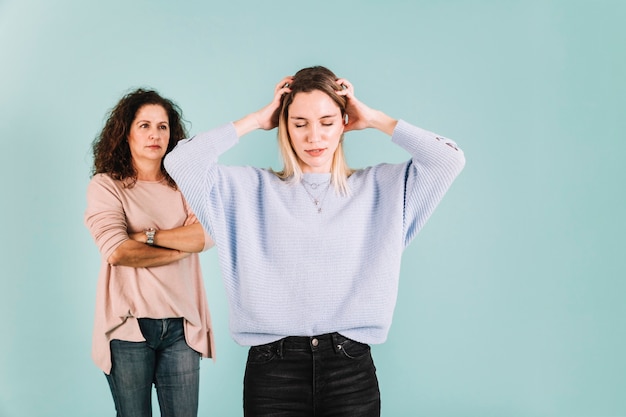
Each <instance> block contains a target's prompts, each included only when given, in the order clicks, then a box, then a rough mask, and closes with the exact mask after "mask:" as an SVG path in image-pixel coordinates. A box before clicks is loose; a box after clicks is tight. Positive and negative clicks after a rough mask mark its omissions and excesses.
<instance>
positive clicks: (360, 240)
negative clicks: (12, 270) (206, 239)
mask: <svg viewBox="0 0 626 417" xmlns="http://www.w3.org/2000/svg"><path fill="white" fill-rule="evenodd" d="M392 141H393V142H394V143H396V144H397V145H399V146H401V147H402V148H404V149H405V150H406V151H408V152H409V154H410V155H411V156H412V158H411V159H410V160H409V161H407V162H406V163H401V164H379V165H376V166H373V167H368V168H365V169H362V170H358V171H356V172H355V173H354V174H353V175H351V176H350V178H349V179H348V185H349V189H350V195H349V196H341V195H338V193H336V192H335V191H334V189H333V187H332V186H331V188H330V189H329V190H328V192H327V193H325V194H324V189H325V187H326V183H324V182H325V181H328V180H330V174H304V180H305V181H307V182H309V183H323V184H322V185H320V186H319V187H318V188H317V189H316V190H312V189H310V188H309V192H310V193H311V194H309V193H307V192H306V190H305V188H304V187H305V184H302V183H290V182H288V181H283V180H281V179H279V178H278V177H277V176H276V175H275V174H273V173H272V172H270V171H268V170H266V169H260V168H254V167H248V166H243V167H238V166H224V165H220V164H218V163H217V160H218V157H219V155H220V154H221V153H223V152H225V151H226V150H228V149H229V148H230V147H232V146H234V145H235V144H236V143H237V142H238V137H237V134H236V131H235V129H234V126H233V125H232V124H230V123H229V124H227V125H224V126H221V127H219V128H217V129H214V130H211V131H209V132H205V133H202V134H199V135H197V136H195V137H193V138H191V139H186V140H184V141H181V142H179V144H178V145H177V147H176V149H174V151H172V152H171V153H170V154H169V155H168V156H167V157H166V159H165V167H166V169H167V170H168V172H169V173H170V175H171V176H172V177H173V178H174V180H175V181H176V183H177V184H178V186H179V187H180V189H181V191H182V193H183V195H184V196H185V198H186V199H187V201H188V202H189V204H190V205H191V207H192V209H193V211H194V212H195V214H196V216H197V217H198V219H199V220H200V222H201V223H202V224H203V225H204V227H205V228H206V229H207V231H208V232H209V234H210V235H211V236H212V237H213V239H214V241H215V242H216V246H217V248H218V252H219V259H220V268H221V270H222V277H223V280H224V284H225V287H226V293H227V296H228V298H229V306H230V331H231V334H232V337H233V339H234V340H235V341H236V342H237V343H239V344H241V345H259V344H265V343H269V342H272V341H274V340H278V339H280V338H282V337H285V336H312V335H318V334H324V333H329V332H339V333H341V334H343V335H344V336H346V337H349V338H351V339H354V340H357V341H359V342H362V343H368V344H376V343H382V342H384V341H385V339H386V337H387V333H388V331H389V327H390V325H391V320H392V315H393V311H394V307H395V303H396V297H397V290H398V278H399V275H400V261H401V255H402V252H403V250H404V248H405V247H406V246H407V245H408V244H409V243H410V242H411V240H412V239H413V238H414V237H415V235H416V234H417V232H419V230H420V229H421V228H422V226H423V225H424V223H425V222H426V220H427V219H428V217H429V216H430V215H431V213H432V212H433V210H434V209H435V207H436V206H437V204H438V203H439V201H440V200H441V198H442V197H443V195H444V194H445V192H446V191H447V189H448V187H450V185H451V184H452V182H453V180H454V178H455V177H456V176H457V175H458V174H459V172H460V171H461V170H462V168H463V166H464V164H465V159H464V155H463V152H462V151H461V150H460V149H458V148H457V146H456V144H454V142H452V141H450V140H449V139H446V138H443V137H441V136H437V135H435V134H434V133H431V132H428V131H426V130H423V129H420V128H418V127H415V126H412V125H410V124H408V123H406V122H404V121H402V120H400V121H399V122H398V124H397V126H396V128H395V130H394V133H393V136H392ZM311 195H312V196H313V197H317V196H319V199H320V200H323V201H322V202H321V204H320V206H321V208H322V212H321V213H319V212H318V210H317V207H316V206H315V205H314V203H313V198H312V196H311Z"/></svg>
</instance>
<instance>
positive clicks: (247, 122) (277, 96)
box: [233, 76, 293, 137]
mask: <svg viewBox="0 0 626 417" xmlns="http://www.w3.org/2000/svg"><path fill="white" fill-rule="evenodd" d="M292 81H293V77H292V76H289V77H285V78H283V79H282V80H280V82H279V83H278V84H276V87H275V88H274V97H273V98H272V101H271V102H270V103H269V104H268V105H267V106H265V107H263V108H262V109H260V110H257V111H256V112H254V113H251V114H249V115H247V116H245V117H244V118H243V119H240V120H237V121H236V122H234V123H233V124H234V125H235V129H236V130H237V136H239V137H241V136H243V135H245V134H246V133H250V132H251V131H253V130H255V129H263V130H272V129H274V128H275V127H276V126H278V117H279V114H280V104H281V98H282V97H283V95H284V94H287V93H289V92H291V89H290V88H289V85H290V84H291V82H292Z"/></svg>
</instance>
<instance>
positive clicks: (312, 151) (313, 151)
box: [304, 148, 326, 156]
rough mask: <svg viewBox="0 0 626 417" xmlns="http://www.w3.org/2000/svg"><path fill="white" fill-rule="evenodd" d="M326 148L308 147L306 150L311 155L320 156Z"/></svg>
mask: <svg viewBox="0 0 626 417" xmlns="http://www.w3.org/2000/svg"><path fill="white" fill-rule="evenodd" d="M325 150H326V148H322V149H308V150H306V151H304V152H306V153H307V154H309V155H311V156H320V155H321V154H323V153H324V151H325Z"/></svg>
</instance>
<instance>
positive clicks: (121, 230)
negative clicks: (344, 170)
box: [85, 89, 213, 417]
mask: <svg viewBox="0 0 626 417" xmlns="http://www.w3.org/2000/svg"><path fill="white" fill-rule="evenodd" d="M184 135H185V129H184V126H183V123H182V116H181V112H180V110H179V108H178V107H177V106H176V105H175V104H174V103H173V102H171V101H170V100H168V99H165V98H163V97H161V96H160V95H159V94H158V93H157V92H156V91H151V90H142V89H139V90H135V91H133V92H131V93H129V94H127V95H126V96H124V97H123V98H122V99H121V100H120V101H119V102H118V103H117V105H116V106H115V107H114V108H113V109H112V111H111V112H110V114H109V117H108V119H107V121H106V124H105V126H104V128H103V130H102V132H101V133H100V134H99V135H98V137H97V138H96V140H95V141H94V143H93V155H94V169H93V174H94V176H93V178H92V180H91V182H90V183H89V186H88V189H87V210H86V212H85V224H86V225H87V227H88V228H89V231H90V232H91V234H92V236H93V238H94V239H95V241H96V244H97V245H98V247H99V249H100V253H101V255H102V263H101V266H100V274H99V279H98V287H97V295H96V315H95V326H94V333H93V351H92V353H93V359H94V361H95V362H96V365H98V366H99V367H100V369H102V370H103V371H104V373H105V374H106V377H107V380H108V382H109V386H110V388H111V393H112V394H113V400H114V402H115V408H116V410H117V415H118V416H123V417H130V416H149V415H152V414H151V413H152V406H151V398H152V385H153V384H154V385H155V386H156V389H157V396H158V400H159V404H160V408H161V415H162V416H169V417H195V416H196V415H197V410H198V387H199V366H200V357H201V356H202V357H210V356H211V355H212V352H213V348H212V346H213V339H212V334H211V319H210V315H209V309H208V305H207V300H206V294H205V289H204V285H203V282H202V274H201V270H200V263H199V258H198V254H197V252H200V251H202V250H205V249H208V248H210V247H211V246H212V244H213V242H212V241H211V239H210V238H208V237H206V236H205V233H204V230H203V228H202V226H201V225H200V224H199V223H198V220H197V218H196V216H195V215H194V214H193V212H192V211H191V210H190V208H189V207H188V205H187V203H186V201H185V199H184V198H183V196H182V194H181V193H180V191H179V190H178V187H177V186H176V183H175V182H174V180H173V179H172V178H171V177H170V176H169V175H168V173H167V172H166V171H165V169H164V167H163V157H164V156H165V155H166V154H167V153H168V152H170V151H171V150H172V149H173V148H174V146H175V145H176V143H177V142H178V140H180V139H182V138H183V137H184Z"/></svg>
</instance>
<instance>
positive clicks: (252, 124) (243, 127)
mask: <svg viewBox="0 0 626 417" xmlns="http://www.w3.org/2000/svg"><path fill="white" fill-rule="evenodd" d="M233 126H235V130H236V131H237V137H242V136H243V135H245V134H247V133H250V132H252V131H253V130H257V129H259V128H260V127H261V126H260V124H259V122H258V120H257V117H256V114H255V113H251V114H249V115H247V116H245V117H243V118H242V119H239V120H237V121H236V122H233Z"/></svg>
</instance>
